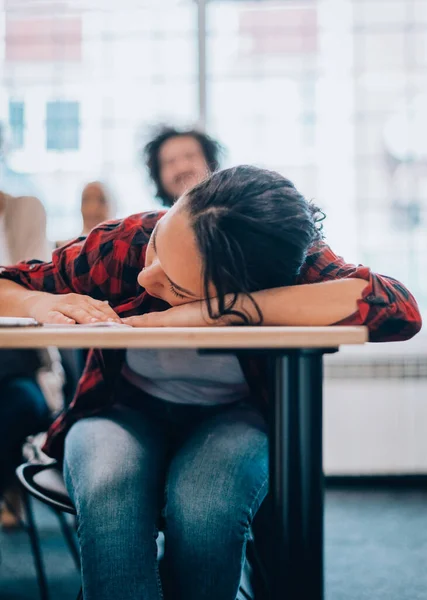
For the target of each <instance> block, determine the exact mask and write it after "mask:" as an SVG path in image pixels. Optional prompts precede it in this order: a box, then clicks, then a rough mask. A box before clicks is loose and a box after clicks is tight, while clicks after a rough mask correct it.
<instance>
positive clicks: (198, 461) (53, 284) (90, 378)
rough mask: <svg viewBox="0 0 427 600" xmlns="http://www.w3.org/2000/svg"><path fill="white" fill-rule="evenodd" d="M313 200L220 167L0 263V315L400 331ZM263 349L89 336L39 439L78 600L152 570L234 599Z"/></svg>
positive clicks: (259, 174) (175, 582) (253, 507)
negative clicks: (144, 208)
mask: <svg viewBox="0 0 427 600" xmlns="http://www.w3.org/2000/svg"><path fill="white" fill-rule="evenodd" d="M316 215H317V212H316V209H315V208H314V207H313V206H311V205H310V204H309V203H307V202H306V200H305V199H304V198H303V197H302V196H301V194H299V192H298V191H297V190H296V189H295V187H294V186H293V185H292V183H291V182H290V181H288V180H287V179H285V178H284V177H282V176H281V175H278V174H277V173H272V172H269V171H265V170H261V169H256V168H254V167H248V166H241V167H237V168H233V169H228V170H225V171H221V172H218V173H215V174H214V175H213V176H212V177H210V178H209V179H208V180H206V181H204V182H202V183H200V184H199V185H197V186H196V187H194V188H193V189H191V190H189V191H188V192H187V193H186V194H184V196H183V197H182V198H181V199H180V200H179V201H178V202H177V203H176V204H175V205H174V207H173V208H172V209H171V210H170V211H168V212H166V213H160V214H158V213H150V214H143V215H134V216H131V217H129V218H127V219H124V220H121V221H112V222H109V223H104V224H102V225H101V226H99V227H98V228H95V229H94V230H93V231H92V232H91V233H90V234H89V236H88V238H87V240H86V241H85V242H84V243H78V244H71V245H68V246H66V247H65V248H62V249H59V250H57V251H56V252H55V253H54V255H53V260H52V262H51V263H33V264H29V263H28V264H20V265H18V266H16V267H12V268H9V269H5V270H4V271H3V273H2V276H3V277H4V278H6V279H7V280H8V281H0V314H9V315H15V316H17V315H19V316H32V317H34V318H36V319H38V320H39V321H42V322H54V323H76V322H77V323H90V322H93V321H97V320H113V321H123V322H125V323H128V324H131V325H133V326H141V327H144V326H186V325H188V326H203V325H216V324H226V325H229V324H230V325H231V324H234V323H236V324H239V323H242V322H243V323H252V324H259V323H264V324H266V325H328V324H338V323H340V324H348V325H366V326H367V327H368V328H369V332H370V338H371V340H373V341H385V340H399V339H407V338H409V337H411V336H413V335H415V333H416V332H417V331H418V330H419V328H420V326H421V319H420V314H419V311H418V308H417V305H416V302H415V300H414V299H413V297H412V296H411V294H410V293H409V292H408V291H407V290H406V289H405V288H404V287H403V286H402V285H401V284H400V283H398V282H396V281H395V280H394V279H391V278H388V277H384V276H380V275H377V274H375V273H372V272H371V271H370V269H369V268H367V267H362V266H358V267H356V266H354V265H349V264H346V263H345V262H344V261H343V259H341V258H339V257H337V256H336V255H335V254H334V253H333V252H332V251H331V249H330V248H329V247H328V246H327V245H326V244H325V243H324V242H323V240H322V239H321V237H320V235H319V232H318V229H317V226H316V219H317V217H316ZM24 288H25V289H24ZM105 301H108V302H109V303H108V304H107V303H106V302H105ZM263 366H264V365H263V363H262V362H260V361H259V360H258V359H254V358H248V357H246V358H241V359H240V360H238V359H237V358H236V357H235V356H230V355H227V356H216V355H214V356H198V355H197V353H196V352H193V351H184V350H180V351H155V350H152V351H149V350H128V351H126V352H119V351H117V352H112V351H109V352H105V353H102V352H101V351H100V350H93V351H92V352H91V353H90V355H89V358H88V364H87V367H86V370H85V373H84V375H83V377H82V379H81V382H80V385H79V389H78V391H77V395H76V398H75V400H74V402H73V404H72V405H71V407H70V409H69V410H68V412H67V413H65V414H64V415H62V416H61V417H60V418H59V419H58V420H57V421H56V422H55V424H54V425H53V426H52V428H51V430H50V434H49V437H48V440H47V443H46V446H45V450H46V452H48V453H49V454H50V455H52V456H55V457H57V458H58V459H59V460H63V464H64V475H65V481H66V485H67V488H68V491H69V493H70V496H71V498H72V499H73V501H74V504H75V506H76V509H77V513H78V521H79V539H80V545H81V555H82V565H83V569H82V577H83V589H84V597H85V600H93V599H102V600H110V599H116V598H120V599H121V600H128V599H129V600H131V599H132V600H133V599H134V598H144V600H159V599H160V598H161V597H162V586H163V588H165V590H169V594H170V596H171V597H172V598H174V599H175V598H176V599H183V600H192V599H197V600H201V599H204V600H211V599H212V600H213V599H217V598H221V600H234V599H235V598H236V595H237V590H238V586H239V580H240V576H241V570H242V564H243V560H244V556H245V546H246V540H247V537H248V533H249V529H250V527H251V526H252V524H253V521H254V517H255V515H256V513H257V511H258V509H259V508H260V506H261V504H262V503H263V501H264V499H265V497H266V494H267V489H268V448H267V447H268V441H267V433H266V425H265V421H264V416H263V415H264V411H263V406H264V403H265V402H267V401H268V398H267V393H266V390H267V386H266V376H265V375H266V374H265V370H263ZM83 417H86V418H83ZM161 513H162V514H163V518H164V524H163V525H164V528H165V529H164V530H165V537H166V545H165V558H164V561H165V571H164V573H165V574H167V577H165V578H164V579H163V581H162V580H161V579H160V577H159V575H158V567H157V559H156V544H155V537H156V535H157V527H158V526H159V516H160V514H161ZM255 523H256V520H255ZM267 545H268V544H267Z"/></svg>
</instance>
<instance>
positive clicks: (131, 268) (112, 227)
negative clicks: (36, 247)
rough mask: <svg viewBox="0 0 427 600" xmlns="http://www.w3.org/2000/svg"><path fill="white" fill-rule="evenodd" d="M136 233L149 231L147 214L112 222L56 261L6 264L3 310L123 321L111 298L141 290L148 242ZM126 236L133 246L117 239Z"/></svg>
mask: <svg viewBox="0 0 427 600" xmlns="http://www.w3.org/2000/svg"><path fill="white" fill-rule="evenodd" d="M135 235H139V236H140V237H142V236H143V235H144V230H143V229H142V226H141V218H140V219H139V221H138V219H137V218H136V217H135V218H133V219H132V218H128V219H124V220H123V221H113V222H108V223H105V224H103V225H101V226H99V227H97V228H95V229H94V230H93V231H92V232H91V233H90V234H89V236H88V237H87V238H86V240H85V241H84V242H76V243H71V244H68V245H67V246H64V247H62V248H60V249H58V250H56V251H55V252H53V254H52V261H51V262H39V261H31V262H21V263H19V264H17V265H14V266H12V267H7V268H0V315H4V316H20V317H25V316H31V317H33V318H35V319H37V320H38V321H40V322H42V323H46V322H49V323H52V322H53V323H70V322H77V323H89V322H91V319H96V320H108V319H113V320H115V321H120V319H119V318H118V317H117V315H116V313H115V312H114V311H113V310H112V309H111V308H110V307H109V306H108V303H107V301H108V302H111V304H112V305H113V306H114V305H115V304H116V303H117V301H118V300H120V299H121V298H123V297H130V296H132V295H134V294H135V282H136V278H137V275H138V273H139V271H140V266H139V265H140V263H141V257H140V253H141V247H142V244H141V243H138V244H133V239H134V237H135ZM121 238H125V239H126V243H127V244H128V246H127V245H126V243H125V242H124V241H123V242H122V243H118V242H117V239H121ZM147 238H148V235H147ZM138 241H139V240H138ZM125 261H126V265H125V266H124V262H125ZM129 263H130V264H129ZM67 318H68V320H67Z"/></svg>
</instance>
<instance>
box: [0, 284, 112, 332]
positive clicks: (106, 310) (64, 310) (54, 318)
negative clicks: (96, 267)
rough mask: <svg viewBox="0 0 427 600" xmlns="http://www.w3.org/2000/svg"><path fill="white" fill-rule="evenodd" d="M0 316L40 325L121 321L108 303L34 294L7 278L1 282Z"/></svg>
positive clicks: (78, 295)
mask: <svg viewBox="0 0 427 600" xmlns="http://www.w3.org/2000/svg"><path fill="white" fill-rule="evenodd" d="M0 315H2V316H6V317H32V318H33V319H36V320H37V321H39V323H67V324H73V323H94V322H96V321H116V322H118V323H120V318H119V317H118V316H117V315H116V313H115V312H114V311H113V309H112V308H111V307H110V306H109V305H108V303H107V302H102V301H101V300H95V299H94V298H91V297H90V296H83V295H81V294H73V293H70V294H62V295H55V294H49V293H46V292H35V291H31V290H28V289H26V288H25V287H23V286H22V285H19V284H17V283H15V282H13V281H8V280H6V279H5V280H0Z"/></svg>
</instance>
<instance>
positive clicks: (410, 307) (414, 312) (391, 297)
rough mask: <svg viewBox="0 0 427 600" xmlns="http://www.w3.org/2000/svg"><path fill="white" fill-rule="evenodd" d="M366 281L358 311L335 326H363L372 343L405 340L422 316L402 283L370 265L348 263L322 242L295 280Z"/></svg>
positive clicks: (418, 323) (304, 281) (310, 255)
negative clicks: (380, 272)
mask: <svg viewBox="0 0 427 600" xmlns="http://www.w3.org/2000/svg"><path fill="white" fill-rule="evenodd" d="M351 277H354V278H358V279H364V280H365V281H366V287H365V288H364V290H363V292H362V297H361V298H360V299H359V300H358V302H357V304H358V310H357V311H356V312H354V313H353V314H352V315H350V316H348V317H346V318H345V319H343V320H342V321H340V322H339V323H335V325H365V326H366V327H368V329H369V339H370V341H371V342H389V341H401V340H407V339H409V338H411V337H413V336H414V335H415V334H416V333H418V332H419V331H420V329H421V325H422V319H421V314H420V311H419V308H418V305H417V302H416V300H415V298H414V297H413V296H412V294H411V293H410V292H409V291H408V290H407V289H406V288H405V286H403V285H402V284H401V283H399V282H398V281H396V280H395V279H392V278H391V277H387V276H385V275H379V274H377V273H373V272H372V271H371V270H370V269H369V267H364V266H363V265H357V266H356V265H352V264H347V263H346V262H345V261H344V260H343V259H342V258H341V257H340V256H337V255H336V254H335V253H334V252H333V251H332V250H331V249H330V248H329V246H327V244H325V243H324V242H319V243H318V244H316V245H315V246H314V247H313V248H312V249H311V250H310V252H309V253H308V256H307V259H306V262H305V263H304V265H303V267H302V269H301V272H300V275H299V278H298V283H319V282H322V281H331V280H334V279H345V278H351Z"/></svg>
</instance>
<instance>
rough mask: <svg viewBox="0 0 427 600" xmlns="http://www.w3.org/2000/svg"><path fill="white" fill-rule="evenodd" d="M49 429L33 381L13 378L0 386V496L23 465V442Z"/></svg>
mask: <svg viewBox="0 0 427 600" xmlns="http://www.w3.org/2000/svg"><path fill="white" fill-rule="evenodd" d="M49 425H50V415H49V408H48V406H47V404H46V401H45V399H44V396H43V394H42V392H41V390H40V388H39V386H38V385H37V383H36V381H35V380H34V379H31V378H30V377H14V378H11V379H8V380H5V381H2V382H0V494H1V492H2V491H3V490H4V488H5V487H6V486H7V485H8V484H9V483H10V481H11V480H12V478H13V476H14V472H15V468H16V467H17V466H18V465H19V463H20V462H22V452H21V450H22V445H23V443H24V441H25V438H26V437H27V436H28V435H30V434H32V433H38V432H39V431H44V430H46V429H47V428H48V427H49Z"/></svg>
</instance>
